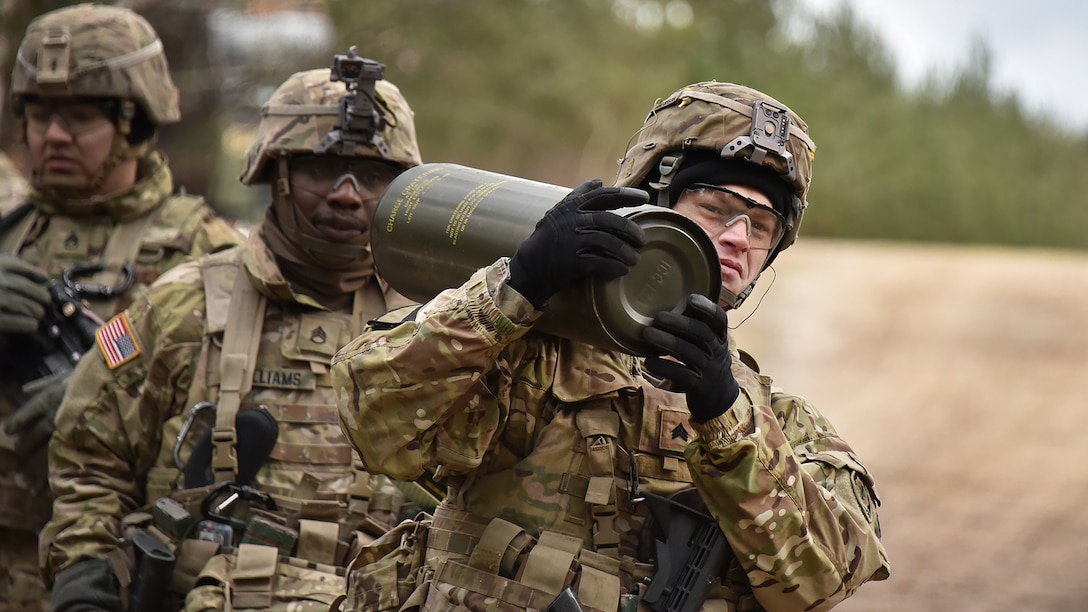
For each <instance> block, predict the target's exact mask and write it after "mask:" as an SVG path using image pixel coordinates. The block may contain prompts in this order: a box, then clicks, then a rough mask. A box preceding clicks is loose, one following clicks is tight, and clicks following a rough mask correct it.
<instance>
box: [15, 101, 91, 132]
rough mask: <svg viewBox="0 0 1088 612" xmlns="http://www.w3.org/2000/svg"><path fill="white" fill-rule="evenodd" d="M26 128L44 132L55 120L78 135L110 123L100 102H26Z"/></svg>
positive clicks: (24, 112)
mask: <svg viewBox="0 0 1088 612" xmlns="http://www.w3.org/2000/svg"><path fill="white" fill-rule="evenodd" d="M23 116H24V117H25V118H26V129H27V130H28V131H30V132H32V133H34V134H37V135H41V134H44V133H45V132H46V131H47V130H48V129H49V126H50V125H52V124H53V122H54V121H56V122H57V123H58V124H60V126H61V127H62V128H64V130H65V131H66V132H68V133H69V134H71V135H72V136H79V135H80V134H84V133H86V132H90V131H92V130H95V129H98V128H100V127H102V126H104V125H107V124H109V123H110V118H109V115H108V114H107V111H106V110H105V109H104V108H103V105H101V104H95V103H93V102H71V101H66V102H57V103H49V102H41V101H35V102H27V103H26V105H25V106H24V107H23Z"/></svg>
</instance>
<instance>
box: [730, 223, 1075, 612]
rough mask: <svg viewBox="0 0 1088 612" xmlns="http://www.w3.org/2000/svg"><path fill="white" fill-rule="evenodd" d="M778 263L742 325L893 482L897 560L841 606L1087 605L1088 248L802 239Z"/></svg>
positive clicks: (748, 340)
mask: <svg viewBox="0 0 1088 612" xmlns="http://www.w3.org/2000/svg"><path fill="white" fill-rule="evenodd" d="M775 268H776V270H777V272H778V275H777V276H778V278H777V279H776V280H775V281H774V283H773V285H772V286H771V288H770V291H769V293H768V294H767V296H766V297H765V299H764V300H763V303H762V304H761V305H760V306H758V308H756V310H755V314H754V316H752V317H751V318H750V319H749V320H748V321H747V322H745V323H743V324H742V325H741V326H740V327H739V329H738V330H737V335H738V338H739V339H740V341H741V344H742V346H745V347H747V348H748V349H749V350H750V351H751V352H752V353H753V354H754V355H755V356H756V358H757V359H758V360H759V362H760V365H761V366H762V370H763V371H764V372H765V373H767V374H770V375H771V376H772V377H774V379H775V384H776V385H778V386H781V387H783V388H785V389H788V390H790V391H792V392H795V393H798V394H800V395H804V396H806V397H808V398H809V399H811V400H812V401H813V402H814V403H815V404H816V406H817V407H819V408H820V409H821V410H822V411H823V412H824V413H825V414H826V415H827V416H828V417H829V418H830V419H831V420H832V422H833V423H834V424H835V425H836V427H837V429H838V430H839V432H840V433H841V434H842V435H843V436H844V437H845V438H846V439H847V440H848V441H849V442H850V443H851V444H852V445H853V446H854V448H855V449H856V450H857V451H858V452H859V453H860V454H861V456H862V457H863V459H864V461H865V463H866V465H867V466H868V467H869V468H870V469H871V470H872V471H873V473H874V475H875V477H876V479H877V487H878V493H879V494H880V496H881V497H882V499H883V505H882V507H881V511H880V515H881V522H882V526H883V531H884V543H885V545H886V547H887V549H888V553H889V557H890V559H891V563H892V576H891V578H890V579H889V580H887V581H885V582H877V583H869V584H867V585H866V586H865V587H863V588H862V589H861V590H860V591H859V592H858V593H857V594H856V595H855V596H854V597H853V598H851V599H850V600H848V601H847V602H845V603H844V604H842V605H841V606H840V607H839V608H838V609H839V610H843V611H884V610H887V611H892V610H894V611H901V610H932V611H944V610H948V611H953V610H955V611H976V610H977V611H991V610H992V611H997V610H1001V611H1005V610H1033V611H1043V610H1046V611H1051V610H1062V611H1064V610H1088V537H1086V536H1088V470H1086V469H1085V462H1086V461H1088V449H1086V442H1085V431H1086V430H1088V427H1086V426H1085V425H1086V424H1088V400H1086V399H1085V398H1086V396H1088V375H1085V370H1086V369H1088V367H1086V366H1088V255H1085V254H1075V253H1065V252H1052V251H1040V250H1010V249H983V248H961V247H942V246H917V245H895V244H880V243H866V242H833V241H821V240H813V239H802V240H801V241H800V242H799V243H798V245H796V246H795V247H793V248H792V249H790V250H789V251H787V252H786V253H784V254H783V255H782V256H781V257H780V258H779V259H778V262H777V263H776V264H775ZM772 276H773V275H772V274H771V272H765V273H764V275H763V280H762V281H761V287H760V288H757V290H756V292H755V294H754V295H753V296H752V297H751V298H749V303H748V304H746V305H745V307H744V308H743V309H742V310H741V312H740V313H737V314H735V315H734V316H733V317H731V321H730V322H731V325H736V324H737V323H738V322H739V321H740V320H741V318H742V316H740V315H744V314H747V313H749V312H751V311H752V308H753V306H754V305H755V303H756V302H757V301H758V300H759V297H760V295H761V293H762V290H763V289H765V287H766V285H767V281H769V280H770V279H771V277H772Z"/></svg>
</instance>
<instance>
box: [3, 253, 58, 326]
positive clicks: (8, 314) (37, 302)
mask: <svg viewBox="0 0 1088 612" xmlns="http://www.w3.org/2000/svg"><path fill="white" fill-rule="evenodd" d="M50 301H51V298H50V296H49V277H48V276H46V275H45V273H44V272H42V271H41V270H39V269H38V268H36V267H34V266H32V265H30V264H29V263H27V262H25V261H23V260H21V259H19V258H18V257H16V256H14V255H0V334H5V333H7V334H30V333H34V331H35V330H36V329H38V323H39V322H40V321H41V320H42V318H44V317H45V309H46V307H47V306H49V303H50Z"/></svg>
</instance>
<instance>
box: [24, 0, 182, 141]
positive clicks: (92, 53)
mask: <svg viewBox="0 0 1088 612" xmlns="http://www.w3.org/2000/svg"><path fill="white" fill-rule="evenodd" d="M11 95H12V98H13V99H15V100H16V101H18V100H19V99H21V98H22V97H24V96H41V97H69V96H70V97H80V98H83V97H85V98H119V99H122V100H131V101H133V102H134V103H135V104H137V105H138V106H139V107H140V108H141V109H142V110H143V111H144V113H145V114H146V115H147V117H148V119H150V121H151V123H153V124H155V125H161V124H165V123H176V122H177V121H179V120H180V119H181V113H180V111H179V110H178V90H177V88H176V87H174V82H173V80H171V78H170V69H169V66H168V64H167V61H166V55H165V53H164V52H163V46H162V41H160V40H159V37H158V35H157V34H156V33H155V30H154V29H153V28H152V27H151V24H149V23H148V22H147V20H145V19H144V18H143V17H141V16H140V15H138V14H136V13H135V12H133V11H131V10H129V9H126V8H122V7H116V6H105V5H97V4H78V5H75V6H71V7H67V8H63V9H58V10H55V11H52V12H49V13H46V14H44V15H42V16H40V17H38V18H36V19H35V20H34V21H32V22H30V25H29V26H27V30H26V36H24V37H23V42H22V44H21V45H20V46H19V51H18V54H17V56H16V61H15V69H14V70H13V71H12V77H11ZM16 106H17V107H18V104H16Z"/></svg>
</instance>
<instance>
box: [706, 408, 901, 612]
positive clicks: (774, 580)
mask: <svg viewBox="0 0 1088 612" xmlns="http://www.w3.org/2000/svg"><path fill="white" fill-rule="evenodd" d="M693 426H694V427H695V429H696V430H697V431H698V433H699V438H698V440H697V441H696V442H695V443H693V444H690V445H689V446H688V447H687V449H686V452H685V456H686V459H687V462H688V465H689V466H690V467H691V471H692V478H693V480H694V481H695V484H696V487H698V489H699V492H700V493H701V495H702V497H703V499H704V500H705V501H706V503H707V506H708V507H709V508H710V510H711V512H712V514H713V515H714V516H715V518H717V520H718V523H719V525H720V526H721V528H722V531H723V532H724V533H725V536H726V539H727V540H728V541H729V544H730V546H731V548H732V549H733V552H734V553H735V554H736V558H737V560H738V561H739V562H740V564H741V565H742V567H744V569H745V571H746V572H747V574H748V578H749V581H750V583H751V585H752V588H753V594H754V595H755V597H756V599H757V600H758V601H759V602H760V604H762V605H763V607H764V608H766V609H768V610H827V609H830V608H831V607H833V606H834V605H835V604H837V603H839V602H841V601H842V600H844V599H846V598H847V597H849V596H850V595H851V594H853V592H854V591H855V590H856V589H857V588H858V587H859V586H861V584H862V583H864V582H866V581H867V580H871V579H876V580H882V579H884V578H886V577H887V576H888V572H889V567H888V560H887V554H886V552H885V551H884V547H883V545H882V544H881V543H880V526H879V522H878V518H877V508H876V507H877V505H878V504H879V500H878V499H877V498H876V494H875V491H874V489H873V481H872V478H871V476H870V475H869V473H868V471H867V470H866V469H865V467H864V466H863V465H862V464H861V462H860V461H859V460H858V458H857V456H856V455H855V454H854V452H853V450H852V449H851V448H850V447H849V446H848V445H847V444H846V442H845V441H843V440H842V439H841V438H839V437H838V435H837V434H836V432H835V430H834V428H833V427H832V426H831V424H830V422H828V421H827V420H826V419H825V418H824V417H823V416H821V415H820V413H819V412H817V411H816V409H815V407H813V406H812V405H811V404H810V403H809V402H808V401H806V400H804V399H802V398H799V397H796V396H791V395H784V394H780V393H776V394H773V395H772V399H771V405H770V406H758V405H757V406H753V405H752V402H751V400H750V399H749V397H748V394H747V391H746V392H744V393H741V395H740V397H739V398H738V399H737V401H736V402H734V404H733V406H731V407H730V409H729V410H728V411H726V412H725V414H723V415H721V416H720V417H718V418H716V419H712V420H711V421H708V422H707V423H702V424H698V423H693ZM784 428H785V429H788V430H789V431H790V432H792V433H791V434H790V435H787V434H786V433H785V431H784Z"/></svg>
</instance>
